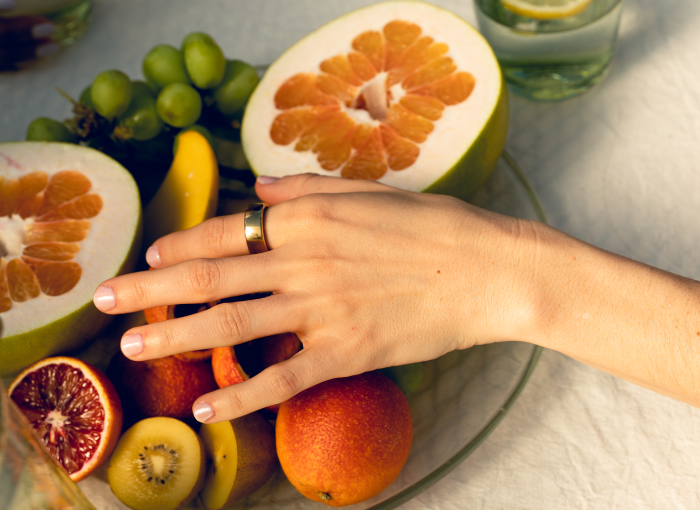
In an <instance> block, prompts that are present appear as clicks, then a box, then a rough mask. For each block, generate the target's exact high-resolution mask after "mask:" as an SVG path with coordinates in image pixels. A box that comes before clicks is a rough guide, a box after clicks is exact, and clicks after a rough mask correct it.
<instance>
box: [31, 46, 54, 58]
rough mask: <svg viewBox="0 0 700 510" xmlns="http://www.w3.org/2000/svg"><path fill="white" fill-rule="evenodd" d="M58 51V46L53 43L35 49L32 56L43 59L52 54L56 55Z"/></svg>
mask: <svg viewBox="0 0 700 510" xmlns="http://www.w3.org/2000/svg"><path fill="white" fill-rule="evenodd" d="M58 50H60V48H59V47H58V44H54V43H51V44H44V45H43V46H39V47H38V48H37V49H36V51H35V52H34V54H35V55H36V56H37V57H38V58H44V57H48V56H49V55H54V54H56V53H58Z"/></svg>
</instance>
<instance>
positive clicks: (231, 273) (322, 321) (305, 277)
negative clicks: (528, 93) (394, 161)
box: [95, 175, 529, 422]
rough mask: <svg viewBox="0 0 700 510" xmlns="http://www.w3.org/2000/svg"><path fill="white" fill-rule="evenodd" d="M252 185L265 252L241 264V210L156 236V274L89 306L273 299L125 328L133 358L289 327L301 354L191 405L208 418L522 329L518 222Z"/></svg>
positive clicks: (120, 285) (120, 308)
mask: <svg viewBox="0 0 700 510" xmlns="http://www.w3.org/2000/svg"><path fill="white" fill-rule="evenodd" d="M262 181H264V179H259V181H258V184H257V185H256V191H257V193H258V196H259V197H260V198H261V199H262V200H264V201H265V202H267V203H269V204H271V207H270V208H269V209H268V210H267V212H266V215H265V233H266V238H267V244H268V247H269V248H270V251H269V252H267V253H262V254H256V255H248V250H247V247H246V242H245V238H244V228H243V214H236V215H232V216H225V217H219V218H213V219H211V220H208V221H206V222H204V223H202V224H200V225H198V226H197V227H194V228H192V229H189V230H186V231H182V232H176V233H173V234H170V235H168V236H165V237H163V238H161V239H159V240H158V241H156V243H155V244H154V245H153V246H152V247H151V248H150V249H149V250H148V253H147V260H148V261H149V263H150V264H151V266H152V267H158V268H160V269H159V270H157V271H145V272H141V273H134V274H129V275H124V276H119V277H116V278H112V279H110V280H108V281H106V282H104V283H103V284H102V286H101V287H100V288H99V289H98V291H97V293H96V296H97V298H96V300H95V303H96V304H97V306H98V308H100V309H101V310H103V311H106V312H107V313H111V314H115V313H125V312H133V311H137V310H142V309H145V308H149V307H153V306H159V305H165V304H179V303H200V302H209V301H213V300H216V299H221V298H226V297H230V296H236V295H243V294H250V293H258V292H266V291H271V292H273V295H271V296H269V297H265V298H262V299H256V300H251V301H242V302H235V303H224V304H220V305H218V306H216V307H214V308H212V309H210V310H207V311H205V312H202V313H199V314H196V315H192V316H188V317H184V318H180V319H175V320H170V321H166V322H160V323H156V324H151V325H147V326H142V327H138V328H133V329H131V330H129V331H128V332H127V333H126V334H125V336H124V338H123V340H122V350H123V352H124V354H125V355H127V356H128V357H129V358H131V359H134V360H146V359H152V358H159V357H163V356H167V355H171V354H175V353H179V352H186V351H191V350H195V349H205V348H212V347H219V346H226V345H235V344H240V343H243V342H246V341H249V340H253V339H256V338H261V337H263V336H268V335H272V334H276V333H283V332H288V331H291V332H295V333H297V335H298V336H299V338H300V340H301V341H302V343H303V346H304V348H303V350H302V351H301V352H299V353H298V354H297V355H295V356H294V357H292V358H291V359H289V360H287V361H284V362H282V363H278V364H277V365H274V366H272V367H270V368H268V369H267V370H265V371H263V372H262V373H260V374H258V375H257V376H255V377H253V378H251V379H250V380H248V381H246V382H243V383H240V384H236V385H233V386H230V387H228V388H224V389H221V390H218V391H215V392H213V393H209V394H207V395H204V396H202V397H201V398H200V399H198V401H197V403H195V406H194V411H195V417H196V418H197V419H199V420H200V421H208V422H217V421H222V420H228V419H232V418H235V417H238V416H241V415H244V414H247V413H249V412H251V411H254V410H257V409H260V408H263V407H265V406H268V405H271V404H276V403H280V402H283V401H284V400H286V399H288V398H290V397H291V396H293V395H294V394H296V393H297V392H299V391H301V390H303V389H305V388H308V387H310V386H312V385H315V384H317V383H320V382H322V381H324V380H327V379H331V378H335V377H345V376H350V375H354V374H358V373H362V372H365V371H368V370H372V369H376V368H381V367H385V366H392V365H400V364H405V363H410V362H416V361H423V360H429V359H433V358H436V357H438V356H440V355H442V354H444V353H446V352H448V351H451V350H453V349H464V348H467V347H470V346H472V345H474V344H476V343H485V342H493V341H500V340H509V339H513V338H517V335H518V334H519V332H518V331H517V328H518V327H520V326H521V325H523V324H526V323H527V320H526V315H527V307H526V306H522V305H521V304H520V303H524V302H526V301H525V300H524V295H523V291H524V289H526V287H527V286H526V285H524V284H523V283H524V282H518V281H517V279H518V278H519V275H526V274H527V273H528V271H522V270H521V267H523V264H525V267H527V264H528V260H527V257H525V256H523V255H519V254H525V253H527V252H526V251H520V250H519V248H518V244H519V243H521V242H522V239H524V238H526V237H527V236H523V235H522V234H523V232H527V231H529V228H528V227H527V223H528V222H524V221H522V220H517V219H514V218H507V217H504V216H500V215H497V214H494V213H490V212H487V211H484V210H481V209H478V208H476V207H473V206H470V205H469V204H466V203H464V202H461V201H459V200H456V199H454V198H450V197H445V196H437V195H427V194H418V193H410V192H406V191H401V190H398V189H395V188H391V187H389V186H385V185H382V184H379V183H376V182H370V181H350V180H344V179H339V178H332V177H321V176H316V175H299V176H295V177H286V178H283V179H280V180H278V181H276V182H272V183H269V184H262V183H261V182H262Z"/></svg>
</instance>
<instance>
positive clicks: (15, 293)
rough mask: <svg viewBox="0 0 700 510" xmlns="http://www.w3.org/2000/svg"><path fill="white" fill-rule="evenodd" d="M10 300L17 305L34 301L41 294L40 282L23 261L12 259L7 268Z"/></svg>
mask: <svg viewBox="0 0 700 510" xmlns="http://www.w3.org/2000/svg"><path fill="white" fill-rule="evenodd" d="M5 272H6V274H7V287H8V288H9V290H10V298H11V299H12V301H14V302H15V303H21V302H23V301H27V300H29V299H34V298H35V297H37V296H38V295H39V293H40V292H41V288H40V287H39V282H38V281H37V279H36V276H34V273H33V272H32V270H31V269H29V266H27V264H25V263H24V262H23V261H22V260H21V259H12V260H10V261H9V262H8V263H7V266H6V267H5Z"/></svg>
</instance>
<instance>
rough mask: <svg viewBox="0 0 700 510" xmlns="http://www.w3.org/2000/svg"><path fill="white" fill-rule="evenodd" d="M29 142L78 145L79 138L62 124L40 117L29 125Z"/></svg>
mask: <svg viewBox="0 0 700 510" xmlns="http://www.w3.org/2000/svg"><path fill="white" fill-rule="evenodd" d="M27 140H39V141H46V142H68V143H76V142H77V141H78V138H77V137H76V136H75V135H74V134H73V133H71V132H70V131H69V130H68V128H67V127H66V126H65V125H64V124H63V123H62V122H58V121H57V120H53V119H49V118H48V117H39V118H38V119H34V120H33V121H32V123H31V124H29V127H28V128H27Z"/></svg>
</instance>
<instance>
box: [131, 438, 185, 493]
mask: <svg viewBox="0 0 700 510" xmlns="http://www.w3.org/2000/svg"><path fill="white" fill-rule="evenodd" d="M143 448H144V450H149V449H150V450H152V451H153V454H156V455H162V454H161V453H159V452H161V451H162V452H163V454H165V456H166V458H165V466H163V467H164V468H165V469H164V471H163V474H161V475H159V476H155V474H154V473H153V472H152V469H153V461H152V459H151V455H153V454H151V455H144V454H143V453H139V461H138V465H139V466H140V467H141V470H143V471H145V473H144V476H147V477H148V479H147V480H146V482H151V481H153V482H154V483H156V484H157V483H159V482H160V484H161V485H165V482H166V481H167V480H170V478H172V475H174V474H175V469H174V468H175V464H174V463H175V462H177V461H176V459H177V457H178V455H177V452H176V451H175V450H170V449H169V448H168V446H167V445H166V444H158V445H151V446H150V447H149V446H144V447H143ZM168 454H170V455H169V456H168ZM171 468H172V469H171ZM165 470H167V471H165ZM154 478H155V480H154Z"/></svg>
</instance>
